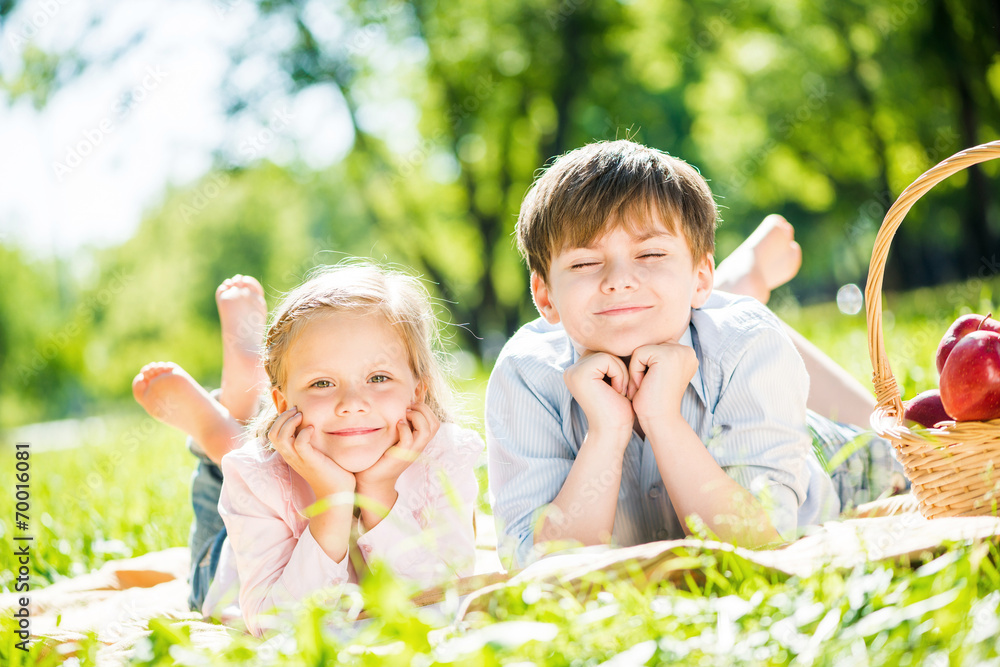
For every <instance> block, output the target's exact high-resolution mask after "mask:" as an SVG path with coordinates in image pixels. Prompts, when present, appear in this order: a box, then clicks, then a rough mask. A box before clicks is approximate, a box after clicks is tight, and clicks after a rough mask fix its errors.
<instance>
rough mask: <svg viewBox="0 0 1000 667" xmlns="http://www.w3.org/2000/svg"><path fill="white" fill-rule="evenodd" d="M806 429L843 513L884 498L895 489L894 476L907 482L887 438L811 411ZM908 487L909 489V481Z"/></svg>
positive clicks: (807, 416) (807, 417)
mask: <svg viewBox="0 0 1000 667" xmlns="http://www.w3.org/2000/svg"><path fill="white" fill-rule="evenodd" d="M806 425H807V426H808V427H809V432H810V434H811V435H812V438H813V447H814V449H815V451H816V455H817V456H818V457H819V460H820V462H821V463H822V464H823V466H824V467H825V468H826V469H827V471H828V472H829V474H830V478H831V479H832V480H833V486H834V488H835V489H836V490H837V495H838V496H839V497H840V511H841V512H846V511H847V510H850V509H853V508H854V507H857V506H858V505H861V504H863V503H867V502H871V501H872V500H876V499H878V498H879V497H880V496H882V495H883V494H885V492H886V491H888V490H889V489H890V488H892V486H893V483H892V475H893V473H899V474H900V475H903V478H904V479H905V477H906V476H905V474H904V473H903V466H902V465H900V463H899V461H897V460H896V456H895V452H893V449H892V444H891V443H890V442H889V441H888V440H886V439H885V438H880V437H878V436H877V435H875V434H874V433H872V432H871V431H865V430H862V429H860V428H858V427H856V426H851V425H849V424H840V423H837V422H834V421H831V420H829V419H827V418H826V417H821V416H820V415H818V414H816V413H815V412H813V411H812V410H810V411H808V413H807V415H806ZM906 486H907V488H909V486H910V482H909V480H906Z"/></svg>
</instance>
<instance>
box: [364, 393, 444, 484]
mask: <svg viewBox="0 0 1000 667" xmlns="http://www.w3.org/2000/svg"><path fill="white" fill-rule="evenodd" d="M440 426H441V422H440V421H439V420H438V418H437V417H436V416H435V415H434V413H433V412H432V411H431V409H430V408H429V407H428V406H427V405H426V404H425V403H414V404H413V405H411V406H410V407H409V408H408V409H407V411H406V419H400V420H399V424H397V427H398V429H399V441H398V442H397V443H396V444H395V445H393V446H392V447H390V448H389V449H387V450H385V453H384V454H382V456H381V457H379V460H378V461H376V462H375V463H374V464H372V467H370V468H368V469H367V470H362V471H361V472H359V473H356V474H355V477H356V478H357V480H358V493H359V494H365V493H369V492H371V491H377V490H391V489H394V488H395V486H396V480H397V479H399V476H400V475H401V474H403V471H404V470H406V469H407V468H409V467H410V464H411V463H413V462H414V461H415V460H416V459H417V457H418V456H420V452H422V451H424V448H425V447H426V446H427V443H428V442H430V441H431V438H433V437H434V435H435V434H436V433H437V432H438V428H440Z"/></svg>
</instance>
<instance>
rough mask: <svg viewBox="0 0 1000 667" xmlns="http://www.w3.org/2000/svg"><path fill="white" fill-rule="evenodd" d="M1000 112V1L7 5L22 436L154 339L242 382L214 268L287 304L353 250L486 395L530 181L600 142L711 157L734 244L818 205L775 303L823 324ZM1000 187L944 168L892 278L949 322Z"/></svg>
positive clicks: (705, 164)
mask: <svg viewBox="0 0 1000 667" xmlns="http://www.w3.org/2000/svg"><path fill="white" fill-rule="evenodd" d="M998 102H1000V5H998V4H997V3H995V2H972V1H962V0H865V1H864V2H861V1H853V0H847V1H843V2H836V3H814V2H805V1H796V0H793V1H787V2H781V3H778V2H764V1H761V0H735V1H730V0H725V1H723V0H718V1H715V0H704V1H699V2H680V1H678V0H620V1H616V0H464V1H463V2H431V1H424V0H417V1H414V2H394V1H392V0H384V1H377V0H373V1H370V2H355V1H350V0H332V1H328V2H320V1H318V0H309V1H303V2H284V1H281V0H272V1H266V2H265V1H260V2H255V1H253V0H200V1H195V0H172V1H170V2H167V1H166V0H149V1H144V2H134V3H120V2H110V1H103V0H78V1H74V2H70V1H68V0H38V1H36V2H13V1H11V0H0V147H2V150H0V429H10V428H13V427H18V426H22V425H25V424H30V423H34V422H42V421H47V420H58V419H65V418H84V417H88V416H93V415H100V414H105V413H109V412H115V411H137V410H138V406H136V405H134V403H132V401H131V393H130V382H131V379H132V377H133V375H134V374H135V372H136V371H137V370H138V369H139V368H140V367H141V366H142V365H143V364H144V363H146V362H149V361H152V360H155V359H170V360H173V361H177V362H179V363H181V364H182V365H183V366H184V367H186V368H187V369H188V370H189V371H190V372H191V373H192V375H194V376H195V377H196V378H197V379H199V380H200V381H202V382H204V383H206V384H208V385H216V384H217V383H218V374H219V365H220V361H221V354H220V352H221V347H220V343H219V329H218V316H217V313H216V309H215V303H214V299H213V293H214V289H215V287H216V285H218V284H219V282H221V281H222V280H223V279H224V278H226V277H228V276H231V275H233V274H235V273H247V274H252V275H254V276H257V277H259V278H260V279H261V281H262V282H263V284H264V285H265V288H266V290H267V292H268V300H269V303H270V304H271V305H274V304H275V303H276V301H277V299H278V298H279V295H280V294H281V292H283V291H284V290H287V289H289V288H290V287H292V286H293V285H295V284H296V283H298V282H299V281H300V280H301V279H302V277H303V276H304V275H305V274H306V273H307V272H308V270H309V269H310V268H312V267H313V266H315V265H317V264H323V263H334V262H337V261H339V260H340V259H341V258H343V257H344V256H345V255H360V256H365V257H373V258H376V259H378V260H385V261H389V262H397V263H399V264H402V265H405V266H409V267H412V268H413V270H414V272H416V273H418V274H420V275H422V276H424V277H425V278H426V279H427V280H428V281H430V282H431V283H433V285H434V290H435V292H436V296H437V297H439V299H440V307H441V312H442V316H443V317H444V318H446V319H447V320H448V321H450V322H451V323H452V324H454V325H456V326H453V327H451V328H450V338H449V345H450V346H451V348H452V349H453V350H454V351H455V352H456V355H457V358H458V361H459V363H458V371H459V373H460V375H462V376H463V377H464V378H467V379H469V380H471V381H472V382H473V383H478V385H479V386H481V383H482V381H483V378H484V377H485V375H486V374H487V373H488V371H489V368H490V367H491V365H492V362H493V359H494V358H495V356H496V354H497V352H498V351H499V348H500V346H501V345H502V343H503V341H504V340H505V338H506V337H507V336H508V335H510V334H511V333H512V332H513V331H514V330H515V329H516V328H517V327H518V326H519V325H520V324H521V323H523V322H525V321H527V320H529V319H531V318H532V317H534V310H533V307H532V305H531V302H530V299H529V298H528V293H527V275H526V271H525V269H524V267H523V265H522V264H521V262H520V260H519V258H518V256H517V253H516V251H515V249H514V246H513V243H512V237H511V233H512V231H513V226H514V221H515V219H516V213H517V210H518V206H519V203H520V201H521V198H522V196H523V195H524V193H525V191H526V190H527V188H528V186H529V185H530V183H531V181H532V179H533V177H534V176H535V174H536V173H537V170H538V169H539V168H540V167H542V166H543V165H544V164H545V163H546V161H547V160H549V159H550V158H552V157H553V156H556V155H558V154H560V153H563V152H565V151H567V150H570V149H572V148H575V147H578V146H580V145H582V144H584V143H587V142H591V141H594V140H599V139H614V138H623V137H627V138H632V139H635V140H636V141H639V142H642V143H645V144H648V145H651V146H655V147H657V148H660V149H663V150H665V151H668V152H670V153H671V154H674V155H678V156H680V157H683V158H684V159H686V160H688V161H689V162H691V163H693V164H694V165H696V166H697V167H698V168H699V169H700V170H701V172H702V173H703V174H704V175H705V176H706V177H707V178H708V180H709V182H710V185H711V186H712V188H713V190H714V192H715V194H716V196H717V198H718V202H719V204H720V206H721V211H722V218H723V219H722V223H721V225H720V228H719V232H718V235H719V253H718V256H717V257H718V258H722V257H724V256H725V255H726V254H727V253H728V252H729V251H730V250H732V249H733V248H734V247H735V246H736V245H737V244H738V243H739V242H740V241H741V240H742V239H743V238H744V237H745V236H746V235H747V234H748V233H749V232H750V231H751V230H752V229H753V228H754V227H755V226H756V225H757V223H758V222H759V221H760V220H761V219H762V218H763V217H764V216H765V215H766V214H768V213H771V212H778V213H782V214H784V215H785V216H786V217H787V218H788V219H789V220H790V221H792V223H793V224H794V225H795V227H796V230H797V237H798V240H799V241H800V243H801V244H802V246H803V249H804V263H803V268H802V271H801V272H800V274H799V276H798V277H797V278H796V279H795V280H794V281H793V282H792V283H791V284H790V285H789V286H787V287H786V288H782V290H781V291H780V292H778V293H777V294H776V295H775V297H774V299H773V300H772V303H773V307H774V308H775V309H776V310H777V311H778V312H779V313H781V314H783V315H785V316H786V317H788V318H789V319H791V320H793V321H794V320H795V319H796V317H797V313H800V312H801V311H800V308H803V307H809V304H829V303H832V302H833V301H834V300H835V298H836V296H837V293H838V289H840V288H841V287H842V286H845V285H852V284H857V285H859V286H860V287H861V288H862V289H863V287H864V281H865V279H866V273H867V268H868V261H869V259H870V256H871V249H872V243H873V240H874V237H875V232H876V230H877V228H878V225H879V224H880V222H881V220H882V216H883V215H884V213H885V211H886V209H887V208H888V206H889V205H890V204H891V203H892V202H893V201H894V199H895V197H896V196H897V195H898V194H899V192H900V191H901V190H902V189H903V188H904V187H905V186H906V185H908V184H909V183H910V182H911V181H913V180H914V179H915V178H916V177H917V176H918V175H919V174H920V173H922V172H923V171H924V170H926V169H928V168H929V167H931V166H933V165H934V164H935V163H936V162H938V161H939V160H941V159H943V158H945V157H947V156H949V155H951V154H953V153H954V152H956V151H958V150H960V149H962V148H965V147H968V146H972V145H975V144H979V143H983V142H986V141H990V140H994V139H997V138H1000V104H998ZM996 176H997V166H996V165H995V164H993V163H988V164H985V165H982V166H979V167H973V168H971V169H968V170H966V171H964V172H962V173H960V174H958V175H957V176H955V177H953V178H951V179H950V180H948V181H947V182H946V183H943V184H942V185H940V186H938V187H937V188H936V189H935V190H934V192H933V195H929V196H927V197H925V198H924V200H922V201H921V203H920V204H919V205H918V206H917V207H916V208H914V210H913V211H912V213H911V214H910V215H909V216H908V218H907V220H906V222H905V224H904V225H903V226H902V228H901V230H900V232H899V234H898V235H897V236H896V239H895V240H894V242H893V251H892V253H891V255H890V262H889V266H888V268H887V270H886V290H887V291H893V292H895V291H899V290H913V289H915V288H920V287H932V286H945V287H941V288H939V289H938V291H937V292H934V294H935V295H936V296H935V299H936V300H937V303H939V304H944V305H940V306H936V307H935V313H936V314H937V315H939V316H940V317H941V321H942V322H944V324H943V326H944V327H946V326H947V323H948V319H949V318H950V317H951V316H952V315H953V314H954V312H953V311H955V312H957V311H958V310H959V309H961V308H965V307H971V308H972V309H973V310H975V309H977V308H978V307H979V306H981V305H984V304H987V305H988V304H989V303H990V302H991V299H992V291H991V290H992V286H993V285H994V283H995V281H993V279H994V278H996V277H997V274H998V267H1000V263H998V262H1000V259H998V257H997V250H998V245H1000V243H998V241H1000V215H998V212H997V197H996V196H995V194H994V193H995V191H996V182H997V181H996ZM970 281H971V282H970ZM949 286H951V287H949ZM942 290H945V291H942ZM947 290H951V291H947ZM911 294H919V293H911ZM841 297H842V298H841V301H842V303H841V305H840V308H839V309H838V308H834V307H832V306H831V307H829V308H827V306H817V307H818V308H827V309H826V310H823V311H822V312H823V313H825V315H824V317H828V318H829V319H822V318H819V319H817V318H807V319H808V320H809V322H807V324H810V325H811V326H812V327H813V329H812V331H813V334H814V336H813V337H814V338H815V337H816V336H820V335H821V334H820V332H822V331H833V332H835V333H834V334H833V335H834V337H838V336H839V335H838V334H836V332H838V331H841V329H839V328H838V327H839V326H840V325H837V324H836V323H835V319H836V318H853V319H851V321H850V324H849V327H850V331H851V332H852V333H851V335H852V336H854V338H852V339H851V340H852V342H851V345H852V346H853V347H852V348H851V349H850V350H849V351H848V352H844V353H843V359H842V363H845V361H844V359H846V360H848V361H850V362H851V363H854V364H855V365H854V366H852V371H854V372H856V374H858V375H859V376H864V375H865V374H866V373H870V367H867V358H866V348H865V343H864V321H863V318H864V315H863V311H862V313H861V314H857V312H858V310H859V309H860V308H861V305H860V299H859V298H858V293H857V291H856V290H855V291H853V292H852V291H851V290H850V289H848V290H847V291H846V292H845V291H842V292H841ZM912 298H913V299H915V303H916V304H917V306H916V307H915V308H914V312H917V311H919V309H920V303H921V298H922V297H919V296H916V297H912ZM925 303H926V302H925ZM924 308H925V309H926V308H927V307H926V305H925V306H924ZM942 308H944V309H945V311H946V312H944V313H943V314H942V313H941V312H940V311H941V309H942ZM816 312H819V311H816ZM799 318H800V319H801V316H799ZM887 318H888V319H889V320H890V322H889V323H890V324H891V318H892V313H891V312H890V313H888V315H887ZM899 319H900V316H899V313H898V312H897V313H896V315H895V321H899ZM459 325H460V326H459ZM935 327H940V324H935ZM890 328H891V327H890ZM941 333H943V328H940V329H938V328H935V329H933V330H927V331H925V332H924V333H923V334H920V335H923V336H925V337H926V338H927V340H926V341H924V345H923V346H924V347H927V344H928V341H929V346H930V349H931V350H933V347H934V345H936V341H937V338H939V337H940V335H941ZM839 337H840V338H843V336H839ZM855 362H856V363H855ZM928 365H932V364H931V363H930V362H929V359H928V360H921V362H920V364H919V366H920V367H921V368H923V367H927V366H928ZM866 367H867V369H866ZM914 372H917V373H920V372H922V371H921V370H920V369H919V368H918V369H917V370H916V371H914ZM931 379H932V378H928V380H931ZM914 383H917V384H919V378H917V379H913V378H911V381H910V386H913V384H914ZM920 388H926V387H920ZM74 424H76V426H74V427H73V429H77V430H78V427H79V424H78V423H77V422H74Z"/></svg>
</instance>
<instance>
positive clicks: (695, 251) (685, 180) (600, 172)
mask: <svg viewBox="0 0 1000 667" xmlns="http://www.w3.org/2000/svg"><path fill="white" fill-rule="evenodd" d="M717 219H718V210H717V209H716V207H715V200H714V199H713V198H712V191H711V190H709V188H708V184H707V183H706V182H705V179H704V178H702V176H701V174H699V173H698V171H697V170H696V169H695V168H694V167H692V166H691V165H689V164H688V163H687V162H684V161H683V160H680V159H678V158H675V157H672V156H670V155H667V154H666V153H664V152H662V151H658V150H656V149H653V148H648V147H646V146H642V145H641V144H637V143H635V142H633V141H628V140H619V141H600V142H597V143H593V144H588V145H586V146H583V147H582V148H577V149H576V150H573V151H570V152H569V153H566V154H565V155H563V156H561V157H559V158H558V159H556V160H555V162H553V163H552V165H551V166H550V167H549V168H548V169H546V170H545V172H544V173H543V174H542V176H541V177H540V178H538V180H536V181H535V183H534V185H532V186H531V189H529V190H528V194H527V195H525V197H524V201H523V202H522V203H521V213H520V215H519V216H518V218H517V229H516V234H517V247H518V249H519V250H520V251H521V254H522V255H523V256H524V258H525V259H526V260H527V262H528V269H529V270H530V271H533V272H535V273H537V274H538V275H539V277H541V278H542V280H548V271H549V263H550V262H551V261H552V256H553V255H554V254H556V253H559V252H561V251H562V250H564V249H566V248H583V247H586V246H588V245H590V244H591V243H592V242H593V241H594V239H596V238H598V237H599V236H601V235H602V234H604V233H605V232H607V231H609V230H611V229H613V228H615V227H618V226H622V225H628V226H629V227H630V228H631V227H640V228H641V227H645V226H647V225H649V224H651V223H652V222H653V221H655V220H660V221H662V223H663V224H664V226H666V228H667V229H669V230H671V232H673V233H674V234H676V233H678V230H677V223H678V221H680V227H681V231H682V232H683V234H684V236H685V238H686V239H687V242H688V245H689V246H691V255H692V257H693V258H694V260H695V262H697V261H698V260H700V259H701V258H702V257H704V256H705V255H706V254H708V253H712V252H714V251H715V225H716V221H717ZM632 231H639V230H638V229H636V230H632Z"/></svg>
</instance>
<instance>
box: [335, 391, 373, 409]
mask: <svg viewBox="0 0 1000 667" xmlns="http://www.w3.org/2000/svg"><path fill="white" fill-rule="evenodd" d="M368 408H369V405H368V401H367V399H366V398H365V396H364V392H362V391H361V390H360V389H358V388H355V387H345V388H344V390H343V392H342V393H341V395H340V399H339V400H338V402H337V414H342V415H343V414H350V413H352V412H368Z"/></svg>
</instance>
